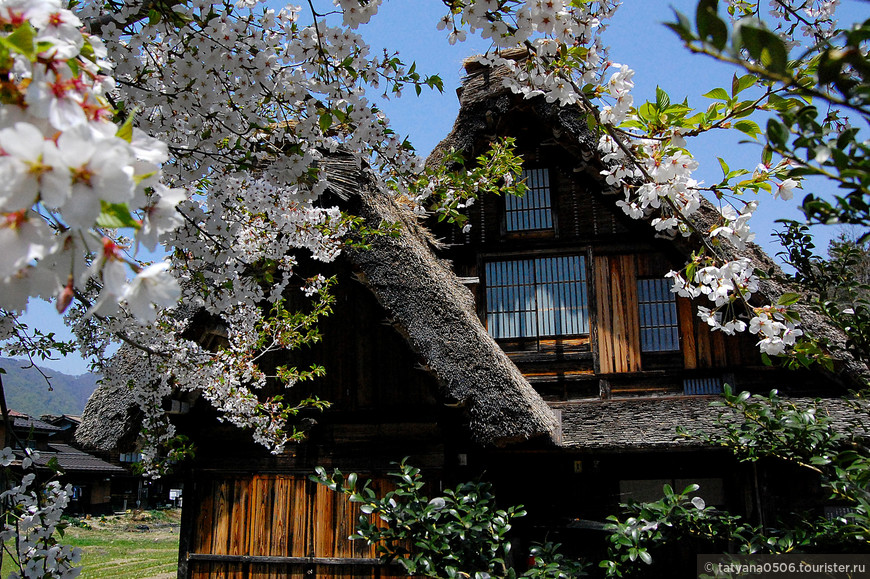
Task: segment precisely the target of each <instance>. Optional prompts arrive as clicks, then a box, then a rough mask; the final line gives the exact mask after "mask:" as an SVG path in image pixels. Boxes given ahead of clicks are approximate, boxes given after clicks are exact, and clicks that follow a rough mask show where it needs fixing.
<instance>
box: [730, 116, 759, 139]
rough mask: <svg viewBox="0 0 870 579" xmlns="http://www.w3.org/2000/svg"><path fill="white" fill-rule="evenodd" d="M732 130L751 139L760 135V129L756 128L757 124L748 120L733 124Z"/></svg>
mask: <svg viewBox="0 0 870 579" xmlns="http://www.w3.org/2000/svg"><path fill="white" fill-rule="evenodd" d="M734 128H735V129H737V130H738V131H740V132H741V133H745V134H747V135H749V136H750V137H752V138H753V139H754V138H756V137H757V136H758V135H760V134H761V127H759V126H758V123H756V122H755V121H751V120H749V119H743V120H740V121H737V122H736V123H734Z"/></svg>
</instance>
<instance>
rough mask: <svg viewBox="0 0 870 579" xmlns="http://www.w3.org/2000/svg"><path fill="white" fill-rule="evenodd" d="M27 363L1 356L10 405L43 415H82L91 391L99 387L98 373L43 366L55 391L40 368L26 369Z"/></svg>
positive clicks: (35, 414) (10, 406) (14, 408)
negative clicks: (73, 373) (74, 373)
mask: <svg viewBox="0 0 870 579" xmlns="http://www.w3.org/2000/svg"><path fill="white" fill-rule="evenodd" d="M26 365H27V362H25V361H22V360H13V359H12V358H0V368H3V369H4V370H6V374H4V375H3V390H4V392H5V393H6V406H7V407H8V408H10V409H11V410H17V411H19V412H23V413H25V414H30V415H31V416H35V417H39V416H41V415H43V414H73V415H76V414H81V413H82V411H83V410H84V409H85V403H86V402H87V401H88V397H90V395H91V393H92V392H93V391H94V389H96V387H97V380H98V379H99V378H100V377H99V376H98V375H97V374H82V375H81V376H70V375H68V374H63V373H61V372H58V371H57V370H48V369H46V368H42V371H43V372H45V374H46V375H47V376H49V377H50V380H51V390H49V386H48V384H47V383H46V381H45V378H43V377H42V375H41V374H40V373H39V372H38V371H37V370H36V368H28V369H26V370H24V369H22V368H21V367H22V366H26Z"/></svg>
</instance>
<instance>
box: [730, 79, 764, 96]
mask: <svg viewBox="0 0 870 579" xmlns="http://www.w3.org/2000/svg"><path fill="white" fill-rule="evenodd" d="M734 78H735V79H737V91H736V92H734V94H735V95H736V94H737V93H738V92H741V91H744V90H746V89H748V88H749V87H751V86H755V83H757V82H758V77H757V76H755V75H754V74H744V75H743V76H741V77H740V78H737V75H736V74H735V75H734ZM731 88H732V90H733V89H734V84H733V82H732V84H731Z"/></svg>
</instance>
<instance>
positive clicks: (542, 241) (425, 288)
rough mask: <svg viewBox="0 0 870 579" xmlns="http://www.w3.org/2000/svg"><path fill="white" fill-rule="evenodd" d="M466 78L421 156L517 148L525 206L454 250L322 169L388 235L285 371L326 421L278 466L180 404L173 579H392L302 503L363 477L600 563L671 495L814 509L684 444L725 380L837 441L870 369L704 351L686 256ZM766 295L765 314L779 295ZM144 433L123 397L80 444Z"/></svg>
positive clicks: (327, 499) (578, 118) (761, 513)
mask: <svg viewBox="0 0 870 579" xmlns="http://www.w3.org/2000/svg"><path fill="white" fill-rule="evenodd" d="M468 73H469V75H468V78H467V79H466V81H465V83H464V86H463V89H462V92H461V104H462V108H461V111H460V115H459V118H458V119H457V122H456V124H455V126H454V129H453V131H452V132H451V134H450V136H449V137H448V138H447V139H446V140H445V141H444V142H443V143H442V144H441V145H440V146H439V148H438V149H437V150H436V152H435V154H434V155H435V156H436V157H437V156H438V155H440V154H441V153H443V152H444V151H445V150H446V149H448V148H450V147H453V148H456V149H458V150H461V151H462V152H464V153H465V154H466V156H467V157H468V158H472V157H474V156H476V155H478V154H480V153H481V152H482V151H483V150H484V149H485V147H487V146H488V144H489V143H490V142H491V141H492V140H493V139H494V138H496V137H500V136H513V137H515V138H516V139H517V143H518V147H519V152H520V153H521V154H522V155H523V158H524V160H525V172H524V178H525V179H526V182H527V184H528V185H529V186H530V189H531V190H530V192H529V194H528V195H526V196H525V197H524V198H522V199H517V198H508V199H504V198H497V197H493V198H484V199H481V200H480V202H479V203H477V204H475V206H474V207H473V208H472V209H473V210H472V212H471V214H470V219H471V223H472V224H473V228H472V230H471V231H470V232H469V233H462V232H460V231H458V230H441V229H437V230H436V233H437V234H438V235H440V236H441V240H436V237H435V236H434V235H433V234H432V233H431V232H430V231H428V230H427V229H426V228H425V227H424V226H423V225H421V224H420V223H418V222H417V220H416V219H415V218H414V216H413V215H411V214H410V212H408V211H407V210H406V209H405V208H403V207H402V206H401V205H400V204H398V203H396V202H395V201H393V200H392V199H391V198H390V197H389V196H388V195H386V194H385V193H383V192H382V191H381V190H380V189H379V188H378V185H377V180H376V179H375V178H374V177H373V175H371V173H370V172H368V171H367V170H365V169H359V168H358V167H357V165H356V163H355V161H354V160H353V159H352V158H351V157H350V156H349V155H348V156H342V155H341V154H335V155H332V156H330V157H328V158H327V159H326V160H325V161H324V163H323V169H324V171H325V172H326V174H327V175H328V176H329V178H330V182H331V184H332V186H331V188H330V191H329V192H328V195H331V196H332V199H331V200H334V201H337V202H340V203H342V204H343V206H344V207H345V208H346V209H348V210H349V211H352V212H356V214H359V215H362V216H363V217H364V218H365V219H366V220H367V221H368V222H369V223H371V224H375V225H376V224H378V223H380V222H382V221H388V222H391V223H397V224H399V226H400V233H399V235H397V236H396V237H384V238H376V239H374V240H372V247H371V249H369V250H366V251H352V252H348V253H347V254H345V255H344V257H343V258H342V259H341V260H340V261H339V263H337V264H335V266H334V273H335V274H336V275H337V276H338V277H339V278H340V284H339V286H338V290H337V303H336V306H335V312H334V313H333V315H332V316H330V317H329V318H328V319H327V320H326V321H325V323H324V324H323V326H322V328H321V329H322V333H323V336H324V338H323V342H322V344H320V345H318V346H317V347H315V348H313V350H312V351H311V352H310V354H309V353H304V354H300V353H298V352H294V353H291V354H289V356H292V357H293V359H292V361H293V362H294V363H301V362H302V361H304V360H303V358H304V357H306V356H309V355H310V357H311V358H313V359H316V360H317V361H318V362H319V363H321V364H323V365H324V366H325V368H326V370H327V374H326V377H325V378H323V379H321V380H319V381H318V382H317V383H316V384H315V385H314V386H311V387H310V388H309V387H308V386H297V387H296V388H298V389H300V391H299V392H298V395H299V396H300V397H303V396H305V395H308V394H316V395H318V396H320V397H321V398H323V399H326V400H329V401H331V402H332V403H333V406H332V408H330V409H329V410H328V411H327V412H325V413H323V414H322V415H314V416H311V417H310V419H311V421H312V426H311V428H310V432H309V436H308V438H307V439H306V440H305V441H304V442H302V443H300V444H298V445H296V446H292V447H289V448H288V449H287V450H286V451H285V452H284V453H283V454H280V455H277V456H274V455H270V454H269V453H268V452H266V451H264V450H263V449H260V448H258V447H256V446H255V445H254V444H253V443H252V442H251V441H250V437H247V436H246V435H245V434H243V433H240V432H238V431H237V430H235V429H234V428H233V427H231V426H227V425H225V424H221V423H218V422H217V421H216V420H215V414H214V412H213V411H212V410H211V409H210V408H209V407H208V406H207V405H205V404H203V403H201V402H199V401H190V400H186V401H185V402H186V403H190V402H193V404H190V406H189V412H187V413H186V414H184V415H183V416H179V417H178V418H179V420H178V421H177V426H178V428H179V430H180V431H181V432H183V433H184V434H187V435H188V436H190V437H191V439H192V440H194V441H195V442H196V443H197V445H198V450H197V454H196V459H195V460H194V461H193V462H192V463H191V464H189V465H187V467H186V470H185V476H186V479H185V486H184V492H185V505H184V514H183V521H182V531H181V533H182V535H181V537H182V539H181V547H180V561H179V577H182V578H199V577H208V576H224V575H233V576H238V577H254V576H260V575H261V574H272V575H279V576H296V575H302V574H308V575H314V576H318V577H324V576H333V575H341V576H343V577H378V576H392V575H394V574H396V573H397V570H396V569H395V568H393V567H384V566H381V565H379V564H378V562H377V560H376V553H375V550H374V549H373V548H370V547H367V546H365V545H364V544H362V542H360V541H357V542H349V541H347V540H346V538H347V537H348V536H349V535H351V534H352V532H353V526H354V524H355V522H356V520H357V518H358V516H359V512H358V510H357V509H356V508H355V507H354V505H352V504H350V503H348V502H347V501H346V500H345V499H344V497H343V496H341V495H339V494H335V493H331V492H330V491H328V490H327V489H326V488H323V487H321V486H318V485H316V484H314V483H312V482H310V481H309V479H308V476H309V474H310V473H311V472H312V470H313V468H314V467H315V466H318V465H322V466H324V467H327V468H331V467H338V468H340V469H341V470H342V471H344V472H349V471H355V472H359V473H361V474H362V475H363V476H367V477H370V478H371V479H372V480H373V485H374V487H375V488H376V489H381V490H383V489H384V488H387V487H388V485H389V481H388V478H387V476H386V473H388V472H390V470H391V466H390V463H391V462H392V461H398V460H400V459H401V458H402V457H404V456H408V457H410V458H409V462H410V463H411V464H414V465H417V466H420V467H422V468H423V469H424V472H425V473H426V475H427V479H428V480H429V481H430V482H431V485H432V488H433V489H438V488H442V487H444V486H446V485H450V484H453V483H455V482H458V481H462V480H468V479H472V478H476V477H480V476H485V477H486V478H487V479H488V480H491V481H493V482H494V484H495V487H496V492H497V494H498V496H499V497H500V499H501V500H502V501H504V504H516V503H522V504H524V505H526V506H527V509H528V511H529V516H528V517H527V518H526V519H524V520H523V521H521V522H520V524H519V525H517V527H516V529H515V530H516V532H517V536H518V543H517V544H518V553H522V550H523V549H525V548H526V547H527V546H528V543H529V541H531V540H532V539H535V538H537V539H540V538H543V536H544V535H546V534H549V537H550V538H563V539H565V541H566V542H569V544H570V545H573V546H574V547H581V548H589V549H591V550H593V551H594V549H595V544H596V543H594V540H595V538H594V537H592V536H591V535H590V534H594V533H595V531H594V529H595V528H596V527H598V528H600V522H601V521H603V520H604V517H605V516H606V515H607V514H610V513H613V512H615V511H616V510H617V509H618V504H619V503H620V502H622V501H624V500H626V499H628V498H638V499H644V498H651V497H653V495H657V493H658V492H659V491H660V490H661V485H662V484H663V483H665V482H668V483H671V484H674V485H676V486H680V485H681V484H683V483H686V484H688V483H689V482H700V483H701V484H702V490H701V494H702V495H703V496H705V498H706V499H707V502H709V503H710V504H716V505H723V506H727V507H729V508H730V509H733V510H734V511H735V512H737V513H741V514H743V515H744V516H746V517H748V518H749V519H750V520H760V519H762V518H763V517H766V516H772V515H773V514H774V513H775V512H776V511H777V510H781V509H782V508H784V507H785V508H787V507H790V506H791V505H795V504H798V502H799V501H803V502H804V503H805V505H804V503H801V506H807V507H808V508H818V509H821V508H822V507H823V506H824V505H823V501H822V499H824V497H815V496H809V495H807V494H806V493H804V490H805V489H806V488H809V487H807V486H806V485H803V483H801V482H800V481H798V479H791V480H790V481H789V484H783V480H782V479H783V477H784V476H785V473H782V472H780V471H777V470H776V469H767V470H766V469H765V468H764V465H761V466H760V467H759V468H758V469H755V468H752V467H749V466H745V465H741V464H738V463H737V462H736V461H735V460H734V459H733V458H731V457H730V456H729V455H727V454H726V453H723V452H722V451H719V450H716V449H712V448H708V447H705V446H703V445H701V444H699V443H698V442H696V441H690V440H686V439H681V438H677V437H676V435H675V429H676V426H677V425H683V426H685V427H686V428H688V429H689V430H693V429H695V430H706V431H710V430H711V429H715V428H716V425H715V418H716V413H715V411H712V410H711V409H710V408H709V407H708V404H709V402H710V401H711V400H713V399H714V397H715V396H716V395H717V393H719V392H721V389H722V386H723V384H724V383H725V382H728V383H731V384H734V385H735V387H737V388H740V389H749V390H754V391H762V392H766V391H767V390H769V389H770V388H772V387H776V388H779V389H780V390H781V391H783V392H784V393H785V394H786V395H790V396H792V397H793V398H795V399H797V400H805V401H808V400H810V399H811V398H812V397H815V396H823V397H826V398H828V400H826V401H825V403H824V405H823V407H824V408H825V409H826V411H828V412H830V413H831V414H832V415H834V416H835V417H837V419H838V420H840V419H842V421H843V422H844V423H845V422H846V421H847V420H848V409H847V408H846V404H844V403H843V402H841V401H840V400H839V399H838V397H839V396H840V395H842V394H844V393H845V392H846V389H847V388H849V387H852V386H855V385H858V384H860V383H862V380H863V378H864V376H865V375H866V372H867V369H866V368H863V367H862V366H860V365H859V364H857V363H856V362H855V361H854V360H852V359H851V358H849V357H848V355H840V357H839V358H838V359H837V371H836V372H834V373H827V372H824V371H821V370H819V371H807V372H803V373H788V372H785V371H783V370H781V369H777V368H770V367H767V366H764V365H763V364H762V363H761V360H760V357H759V355H758V353H757V351H756V349H755V345H754V341H755V339H754V337H752V336H736V337H728V336H723V335H721V334H719V333H711V332H710V331H709V328H708V327H707V326H706V325H705V324H703V323H701V322H700V321H699V319H698V318H697V316H696V315H695V314H694V313H693V304H691V303H690V302H688V301H686V300H683V299H679V298H676V297H675V296H674V294H672V293H671V292H670V291H669V287H668V285H667V283H666V282H665V281H664V280H663V278H662V276H663V274H664V273H665V272H667V271H668V270H670V269H671V268H674V267H679V266H680V265H681V264H682V263H683V262H684V260H685V258H686V255H687V252H688V251H689V250H690V244H691V240H689V241H683V240H680V241H671V240H666V239H661V238H659V237H657V236H656V235H655V232H654V231H653V230H652V228H650V227H649V226H648V225H647V224H645V223H642V222H636V221H632V220H630V219H628V218H627V217H625V216H624V215H623V214H622V213H621V211H620V210H619V209H618V208H616V207H615V201H616V200H617V199H618V198H619V197H618V196H613V195H610V194H609V193H610V191H609V188H608V186H607V184H606V183H604V182H603V181H602V180H601V179H600V170H601V168H602V166H601V164H600V161H599V159H598V156H597V153H596V149H595V138H594V135H592V133H590V131H589V130H588V129H587V128H586V125H585V120H584V118H585V113H584V111H582V110H579V109H577V108H564V107H559V106H557V105H556V104H550V103H546V102H545V101H544V100H543V99H541V98H538V99H530V100H523V99H521V98H519V97H517V96H515V95H512V94H511V93H510V92H509V91H507V89H504V88H503V87H502V84H501V82H500V81H499V74H501V72H500V71H498V70H492V69H487V68H483V67H478V66H473V65H470V66H469V68H468ZM709 210H710V209H709V208H707V209H706V210H705V211H709ZM749 251H750V253H752V255H753V257H754V258H756V259H760V260H763V261H762V262H763V263H764V264H766V265H767V264H771V262H770V260H769V259H768V258H767V257H766V256H764V255H763V254H762V253H761V251H760V250H759V249H758V248H755V247H753V248H751V249H750V250H749ZM448 260H449V261H448ZM771 266H772V264H771ZM765 283H766V285H765V286H764V288H763V292H765V293H767V294H769V295H775V294H776V292H777V291H778V290H779V289H780V288H778V287H776V286H775V285H774V284H773V282H765ZM806 320H807V321H806V324H807V325H808V326H810V329H813V330H816V331H817V332H821V333H824V334H825V335H827V336H829V337H831V338H832V339H835V340H836V339H838V336H837V334H836V332H835V331H834V330H832V329H831V328H829V327H827V326H824V324H823V322H822V321H821V320H818V319H815V318H813V317H812V315H811V314H807V316H806ZM839 339H841V338H839ZM137 362H138V363H141V358H138V359H137V357H136V356H126V357H124V358H122V359H119V360H118V364H120V365H125V364H132V365H135V364H136V363H137ZM303 388H304V390H301V389H303ZM136 428H137V415H136V411H135V408H134V407H133V405H132V403H131V401H130V398H129V395H128V394H127V393H125V392H124V391H123V390H112V389H111V388H110V387H101V389H100V390H98V391H97V392H96V393H95V395H94V397H93V398H92V400H91V402H89V404H88V407H87V408H86V409H85V413H84V415H83V422H82V428H81V429H80V431H79V439H80V440H83V441H86V442H88V443H89V444H92V445H95V446H100V445H103V446H105V447H114V448H116V449H118V448H120V449H124V448H127V449H130V448H133V447H134V445H135V433H136ZM125 445H126V446H125ZM599 538H600V537H599ZM517 560H518V561H521V560H522V557H519V556H518V559H517Z"/></svg>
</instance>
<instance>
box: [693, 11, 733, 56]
mask: <svg viewBox="0 0 870 579" xmlns="http://www.w3.org/2000/svg"><path fill="white" fill-rule="evenodd" d="M718 4H719V2H718V0H699V1H698V7H697V10H696V12H695V20H696V23H697V28H698V36H700V37H701V40H703V41H704V42H708V43H710V44H712V45H713V46H714V47H715V48H716V49H717V50H722V49H723V48H725V44H726V43H727V42H728V26H727V25H726V24H725V22H723V21H722V19H721V18H719V15H718V14H717V13H716V11H717V8H718Z"/></svg>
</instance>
